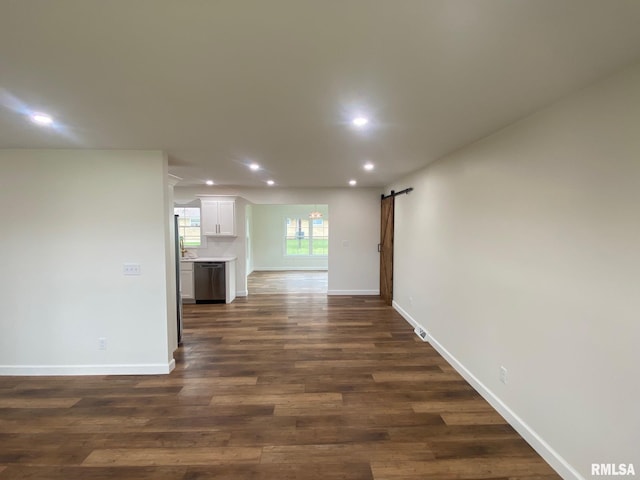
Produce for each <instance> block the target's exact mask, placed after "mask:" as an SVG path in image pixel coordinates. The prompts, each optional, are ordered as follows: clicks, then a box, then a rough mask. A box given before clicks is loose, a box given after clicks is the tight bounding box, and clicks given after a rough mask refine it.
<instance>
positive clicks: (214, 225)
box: [200, 198, 236, 237]
mask: <svg viewBox="0 0 640 480" xmlns="http://www.w3.org/2000/svg"><path fill="white" fill-rule="evenodd" d="M200 201H201V205H202V210H201V221H202V234H203V235H204V236H207V237H235V235H236V215H235V211H236V202H235V201H234V200H213V199H209V198H201V199H200Z"/></svg>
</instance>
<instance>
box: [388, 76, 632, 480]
mask: <svg viewBox="0 0 640 480" xmlns="http://www.w3.org/2000/svg"><path fill="white" fill-rule="evenodd" d="M639 125H640V65H638V66H636V67H634V68H631V69H629V70H626V71H624V72H622V73H620V74H618V75H616V76H614V77H611V78H609V79H607V80H604V81H602V82H600V83H598V84H595V85H593V86H591V87H589V88H588V89H585V90H583V91H581V92H578V93H576V94H574V95H572V96H570V97H567V98H565V99H563V100H561V101H560V102H558V103H556V104H555V105H552V106H550V107H548V108H546V109H544V110H542V111H540V112H538V113H536V114H535V115H533V116H531V117H528V118H526V119H524V120H522V121H520V122H518V123H516V124H513V125H511V126H509V127H508V128H505V129H504V130H502V131H499V132H497V133H496V134H494V135H492V136H490V137H487V138H485V139H483V140H481V141H479V142H477V143H475V144H473V145H471V146H469V147H467V148H464V149H462V150H460V151H458V152H456V153H454V154H452V155H450V156H448V157H446V158H444V159H442V160H440V161H438V162H436V163H434V164H432V165H430V166H428V167H427V168H426V169H424V170H422V171H420V172H418V173H416V174H414V175H411V176H409V177H407V178H405V179H403V180H402V181H401V182H398V183H397V184H396V185H394V186H392V188H395V189H396V190H398V189H400V188H405V187H414V188H415V190H414V191H413V192H412V193H411V194H410V195H406V196H400V197H398V198H397V199H396V217H395V222H396V223H395V267H394V281H395V284H394V287H395V291H394V305H395V306H396V308H397V309H398V310H399V311H400V312H401V313H402V314H403V315H404V316H405V317H406V318H407V319H408V320H410V321H411V322H415V323H417V324H420V325H422V326H423V327H424V328H425V329H426V330H427V331H428V332H429V333H430V335H431V338H432V343H433V344H434V346H436V347H437V348H438V349H439V350H440V351H441V352H443V353H444V354H445V356H447V357H448V359H449V360H450V361H451V362H452V363H453V364H454V365H456V367H457V368H458V369H459V370H460V371H461V372H463V373H464V374H465V376H466V377H467V378H468V379H470V380H471V381H472V383H474V384H475V385H476V387H478V388H479V390H480V391H481V393H483V394H484V395H485V396H486V397H487V398H488V399H490V401H491V402H492V403H493V404H494V405H495V406H497V407H498V410H499V411H500V412H501V413H503V414H504V415H505V416H506V417H507V418H508V419H510V420H511V423H512V424H513V425H514V426H515V427H516V428H517V429H518V430H519V431H520V432H521V433H522V434H523V436H524V437H525V438H527V439H528V440H529V441H530V442H531V443H532V445H533V446H534V447H536V448H537V449H538V451H539V452H540V453H541V454H543V456H544V457H545V458H546V459H547V461H549V463H551V465H552V466H554V467H555V468H556V469H557V470H558V472H559V473H561V474H562V475H563V477H564V478H590V476H591V464H592V463H616V464H619V463H625V464H629V463H634V464H635V468H636V469H639V468H640V450H639V449H638V445H640V410H639V409H638V406H637V399H638V398H639V397H640V372H639V370H638V369H639V365H640V348H638V344H639V343H640V321H638V312H640V290H639V285H640V283H639V281H638V272H640V248H639V246H640V220H639V219H640V214H639V206H640V135H639V134H638V126H639ZM501 366H504V367H506V368H507V371H508V383H506V384H503V383H501V382H500V381H499V368H500V367H501ZM636 471H637V470H636Z"/></svg>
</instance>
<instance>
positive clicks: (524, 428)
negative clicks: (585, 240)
mask: <svg viewBox="0 0 640 480" xmlns="http://www.w3.org/2000/svg"><path fill="white" fill-rule="evenodd" d="M392 305H393V308H394V309H395V310H396V311H397V312H398V313H399V314H400V315H402V317H403V318H404V319H405V320H406V321H407V323H409V324H410V325H411V326H413V327H414V328H415V327H420V328H422V329H423V330H425V331H429V330H428V328H426V327H425V326H424V325H421V324H420V323H419V322H418V321H417V320H416V319H414V318H413V317H412V316H411V315H409V313H408V312H407V311H406V310H404V309H403V308H402V307H401V306H400V305H399V304H398V303H397V302H396V301H395V300H394V301H393V302H392ZM429 343H430V344H431V346H432V347H433V348H435V349H436V351H437V352H438V353H439V354H440V355H442V356H443V357H444V359H445V360H446V361H447V362H448V363H449V364H450V365H451V366H452V367H453V368H455V369H456V371H457V372H458V373H459V374H460V375H462V376H463V377H464V379H465V380H466V381H467V382H469V383H470V384H471V386H472V387H473V388H474V389H475V390H476V391H477V392H478V393H479V394H480V395H482V397H483V398H484V399H485V400H486V401H487V402H489V403H490V404H491V406H492V407H493V408H494V409H495V410H496V411H497V412H498V413H499V414H500V415H502V417H504V419H505V420H506V421H507V422H509V425H511V426H512V427H513V428H514V429H515V430H516V431H517V432H518V433H519V434H520V435H521V436H522V438H524V439H525V440H526V441H527V442H528V443H529V445H531V446H532V447H533V449H534V450H535V451H536V452H538V453H539V454H540V456H541V457H542V458H544V459H545V460H546V461H547V463H548V464H549V465H551V467H552V468H553V469H554V470H555V471H556V472H557V473H558V474H559V475H560V476H561V477H562V478H563V479H565V480H585V478H584V477H583V476H582V475H580V473H578V471H577V470H576V469H575V468H573V467H572V466H571V465H570V464H569V463H568V462H567V461H566V460H565V459H564V458H563V457H562V456H561V455H560V454H559V453H558V452H556V451H555V450H554V449H553V448H552V447H551V446H550V445H549V444H548V443H547V442H546V441H545V440H544V439H543V438H542V437H541V436H540V435H538V433H537V432H536V431H535V430H533V429H532V428H531V427H530V426H529V425H528V424H527V423H526V422H525V421H524V420H523V419H522V418H520V417H519V416H518V415H516V414H515V413H514V412H513V410H511V409H510V408H509V407H508V406H507V405H506V404H505V403H504V402H503V401H502V400H501V399H500V398H499V397H498V396H497V395H496V394H495V393H493V392H492V391H491V390H489V388H487V386H486V385H484V384H483V383H482V382H481V381H480V380H478V378H477V377H476V376H475V375H474V374H473V373H471V372H470V371H469V369H467V367H465V366H464V365H463V364H462V363H460V361H459V360H458V359H457V358H455V357H454V356H453V355H452V354H451V353H450V352H449V351H448V350H447V349H446V348H445V347H444V346H443V345H442V344H441V343H440V342H438V340H437V339H435V338H434V337H433V336H432V335H431V333H430V332H429Z"/></svg>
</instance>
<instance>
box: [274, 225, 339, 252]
mask: <svg viewBox="0 0 640 480" xmlns="http://www.w3.org/2000/svg"><path fill="white" fill-rule="evenodd" d="M328 253H329V221H328V220H326V219H324V218H314V219H313V220H309V219H308V218H287V220H286V225H285V255H307V256H326V255H328Z"/></svg>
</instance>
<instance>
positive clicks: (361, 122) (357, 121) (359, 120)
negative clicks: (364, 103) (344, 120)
mask: <svg viewBox="0 0 640 480" xmlns="http://www.w3.org/2000/svg"><path fill="white" fill-rule="evenodd" d="M351 123H352V124H353V125H354V126H355V127H358V128H362V127H364V126H366V125H367V124H368V123H369V119H368V118H367V117H363V116H357V117H355V118H354V119H353V120H351Z"/></svg>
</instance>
